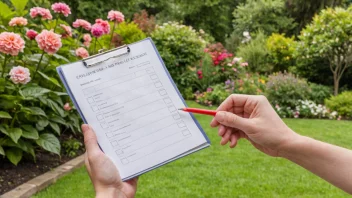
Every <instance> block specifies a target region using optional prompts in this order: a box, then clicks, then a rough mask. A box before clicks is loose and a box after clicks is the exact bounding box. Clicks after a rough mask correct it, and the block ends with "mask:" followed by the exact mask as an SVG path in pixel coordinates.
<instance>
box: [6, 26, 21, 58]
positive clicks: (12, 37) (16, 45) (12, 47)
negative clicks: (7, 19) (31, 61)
mask: <svg viewBox="0 0 352 198" xmlns="http://www.w3.org/2000/svg"><path fill="white" fill-rule="evenodd" d="M24 44H25V42H24V40H23V39H22V38H21V36H20V35H19V34H15V33H13V32H3V33H1V34H0V52H2V53H4V54H10V55H12V56H17V55H18V53H19V52H23V49H24Z"/></svg>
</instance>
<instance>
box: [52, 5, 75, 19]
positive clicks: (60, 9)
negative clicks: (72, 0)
mask: <svg viewBox="0 0 352 198" xmlns="http://www.w3.org/2000/svg"><path fill="white" fill-rule="evenodd" d="M51 9H52V10H53V11H54V12H55V13H60V14H63V15H64V16H65V17H68V15H70V14H71V9H70V7H69V6H68V5H67V4H66V3H61V2H60V3H54V4H53V5H51Z"/></svg>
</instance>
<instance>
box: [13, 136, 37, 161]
mask: <svg viewBox="0 0 352 198" xmlns="http://www.w3.org/2000/svg"><path fill="white" fill-rule="evenodd" d="M17 145H18V146H17V147H18V148H20V149H22V150H23V151H24V152H26V153H29V154H31V155H32V157H33V158H34V159H35V151H34V147H33V145H32V142H30V141H24V140H22V139H20V140H19V141H18V143H17Z"/></svg>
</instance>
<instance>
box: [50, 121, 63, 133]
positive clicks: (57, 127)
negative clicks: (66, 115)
mask: <svg viewBox="0 0 352 198" xmlns="http://www.w3.org/2000/svg"><path fill="white" fill-rule="evenodd" d="M49 125H50V126H51V128H52V129H54V131H55V132H56V133H57V134H58V135H60V133H61V130H60V126H59V125H58V124H56V123H55V122H50V123H49Z"/></svg>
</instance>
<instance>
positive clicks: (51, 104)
mask: <svg viewBox="0 0 352 198" xmlns="http://www.w3.org/2000/svg"><path fill="white" fill-rule="evenodd" d="M46 101H47V103H48V106H49V107H50V108H51V109H52V110H53V111H54V112H56V113H58V114H59V115H60V116H61V117H65V116H66V115H65V111H64V109H63V107H60V106H59V105H58V104H57V103H56V102H54V101H52V100H51V99H47V100H46Z"/></svg>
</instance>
